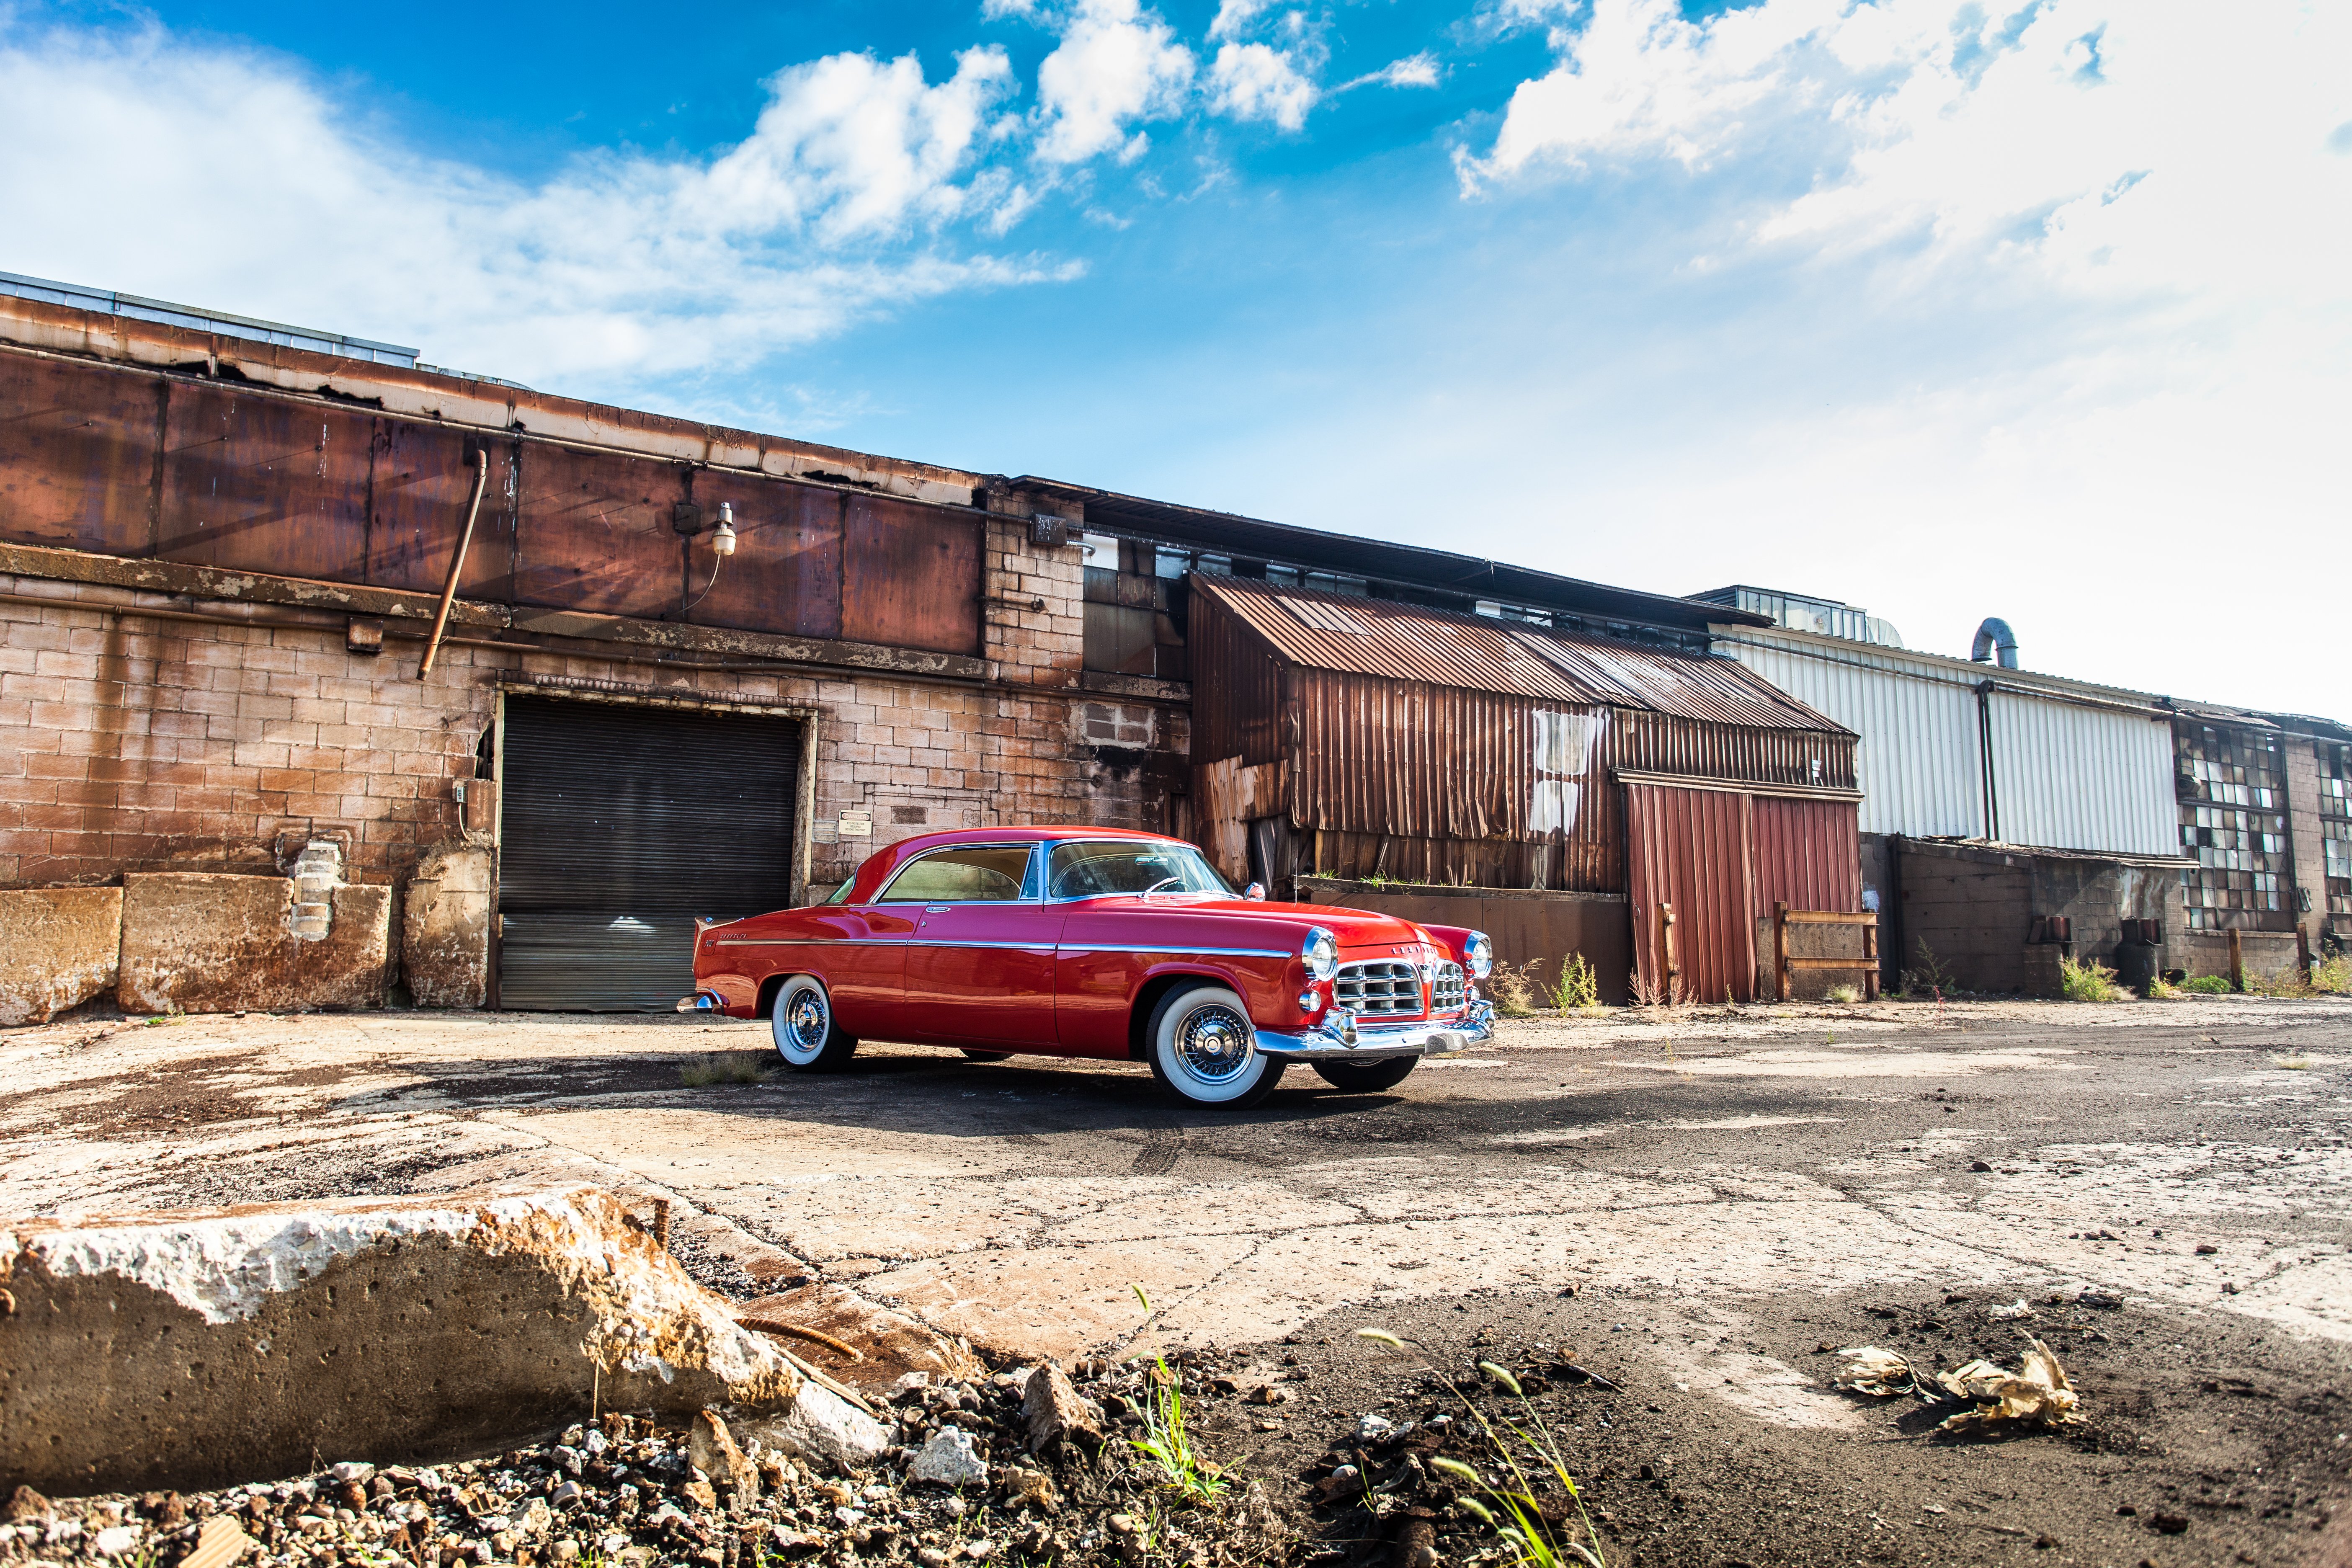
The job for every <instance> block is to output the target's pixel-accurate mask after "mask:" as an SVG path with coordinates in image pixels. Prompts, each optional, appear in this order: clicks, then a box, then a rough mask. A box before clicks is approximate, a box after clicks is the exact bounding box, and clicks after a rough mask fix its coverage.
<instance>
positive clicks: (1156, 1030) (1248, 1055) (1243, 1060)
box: [1144, 984, 1289, 1110]
mask: <svg viewBox="0 0 2352 1568" xmlns="http://www.w3.org/2000/svg"><path fill="white" fill-rule="evenodd" d="M1144 1038H1145V1041H1146V1043H1147V1045H1148V1047H1149V1051H1150V1058H1151V1076H1152V1077H1153V1078H1156V1079H1159V1080H1160V1088H1162V1089H1166V1090H1167V1091H1168V1092H1169V1093H1171V1094H1172V1095H1174V1096H1175V1097H1176V1098H1177V1099H1179V1100H1183V1101H1184V1102H1185V1103H1186V1104H1188V1105H1199V1106H1207V1107H1213V1108H1215V1109H1217V1110H1248V1109H1249V1108H1250V1107H1251V1106H1254V1105H1256V1104H1259V1103H1261V1102H1262V1101H1263V1100H1265V1097H1266V1096H1267V1095H1270V1094H1272V1093H1273V1092H1274V1087H1275V1085H1276V1084H1278V1083H1280V1082H1281V1081H1282V1069H1283V1068H1286V1067H1287V1066H1288V1065H1289V1064H1288V1063H1286V1062H1285V1061H1283V1060H1282V1059H1281V1058H1278V1057H1269V1056H1267V1055H1266V1054H1265V1052H1263V1051H1261V1050H1259V1049H1258V1048H1257V1031H1256V1030H1255V1029H1254V1028H1253V1027H1251V1026H1250V1017H1249V1005H1248V1004H1246V1003H1244V1001H1243V1000H1242V999H1241V998H1240V997H1239V996H1237V995H1235V994H1234V993H1233V992H1232V991H1230V990H1228V989H1226V988H1225V987H1224V986H1222V985H1213V984H1201V985H1193V986H1189V987H1186V988H1185V989H1183V990H1180V991H1172V992H1171V993H1169V994H1168V995H1167V996H1166V997H1164V998H1162V999H1161V1001H1160V1005H1159V1006H1158V1007H1157V1008H1155V1009H1153V1010H1152V1014H1151V1023H1150V1027H1149V1028H1148V1029H1147V1030H1146V1031H1145V1035H1144Z"/></svg>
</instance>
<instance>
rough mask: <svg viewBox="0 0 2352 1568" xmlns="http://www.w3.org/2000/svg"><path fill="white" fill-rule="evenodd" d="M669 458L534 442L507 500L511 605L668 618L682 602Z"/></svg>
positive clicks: (676, 496) (679, 496) (678, 481)
mask: <svg viewBox="0 0 2352 1568" xmlns="http://www.w3.org/2000/svg"><path fill="white" fill-rule="evenodd" d="M687 472H688V470H687V469H686V468H685V467H684V466H683V465H680V464H677V463H665V462H658V461H656V460H655V459H653V458H627V457H622V456H620V455H618V454H617V453H612V452H580V451H574V450H572V449H571V448H569V447H548V446H533V447H530V448H529V449H528V450H527V451H525V452H524V453H523V457H522V478H521V482H520V485H519V486H518V491H517V497H516V505H515V510H516V534H515V568H514V596H515V601H516V603H518V604H524V605H548V606H550V607H551V608H558V609H567V610H588V611H593V612H598V613H602V614H604V615H612V616H649V617H651V616H665V615H672V614H675V613H676V612H677V608H678V606H679V605H682V604H683V603H684V602H685V600H686V549H685V541H684V540H682V539H681V538H679V536H678V532H677V529H676V527H674V526H673V524H672V521H671V518H672V513H673V510H674V509H675V508H676V507H677V504H678V503H679V502H681V501H683V500H686V499H687V491H686V480H687Z"/></svg>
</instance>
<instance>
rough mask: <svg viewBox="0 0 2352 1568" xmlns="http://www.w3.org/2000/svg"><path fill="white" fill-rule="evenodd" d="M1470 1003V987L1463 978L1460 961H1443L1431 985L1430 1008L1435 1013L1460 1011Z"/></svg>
mask: <svg viewBox="0 0 2352 1568" xmlns="http://www.w3.org/2000/svg"><path fill="white" fill-rule="evenodd" d="M1468 1005H1470V987H1469V986H1468V984H1465V981H1464V979H1463V974H1462V966H1461V965H1460V964H1458V963H1441V964H1439V965H1438V966H1437V978H1436V980H1435V981H1434V982H1433V984H1431V986H1430V1008H1429V1010H1430V1011H1431V1012H1433V1013H1458V1012H1460V1011H1461V1010H1462V1009H1463V1008H1465V1007H1466V1006H1468Z"/></svg>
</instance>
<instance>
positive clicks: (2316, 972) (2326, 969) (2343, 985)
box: [2311, 952, 2352, 996]
mask: <svg viewBox="0 0 2352 1568" xmlns="http://www.w3.org/2000/svg"><path fill="white" fill-rule="evenodd" d="M2311 988H2312V989H2313V990H2314V991H2319V992H2324V993H2326V994H2328V995H2330V996H2352V952H2339V953H2337V954H2336V956H2335V957H2333V958H2323V959H2321V960H2320V961H2319V962H2318V963H2315V964H2313V965H2312V966H2311Z"/></svg>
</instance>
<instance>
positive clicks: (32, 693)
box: [0, 521, 1186, 886]
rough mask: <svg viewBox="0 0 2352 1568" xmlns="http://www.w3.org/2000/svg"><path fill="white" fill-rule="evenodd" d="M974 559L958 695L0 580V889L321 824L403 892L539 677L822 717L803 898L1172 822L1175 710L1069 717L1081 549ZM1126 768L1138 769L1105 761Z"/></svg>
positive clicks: (1081, 712) (1084, 698) (1130, 709)
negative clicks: (481, 643) (870, 876)
mask: <svg viewBox="0 0 2352 1568" xmlns="http://www.w3.org/2000/svg"><path fill="white" fill-rule="evenodd" d="M990 549H991V554H990V562H991V597H992V600H995V601H999V602H997V603H992V604H991V605H989V607H988V618H987V644H988V646H987V650H986V651H987V654H988V658H989V665H988V670H989V676H990V678H991V679H989V680H987V681H986V682H985V683H984V684H976V685H957V684H948V683H941V682H929V681H921V680H913V679H895V678H892V677H889V676H884V675H867V674H858V675H855V676H843V677H833V676H829V675H824V674H817V673H811V674H798V673H790V672H782V671H780V672H777V673H773V674H770V673H761V672H752V671H740V670H723V671H722V670H697V671H692V672H688V671H684V670H677V669H667V670H657V669H653V668H647V667H646V666H645V665H643V664H640V663H633V662H627V661H625V660H624V659H622V658H615V657H609V656H602V655H600V654H598V653H597V652H596V651H594V650H588V649H578V648H571V649H563V650H560V651H559V650H553V649H549V650H536V649H530V648H523V647H516V648H511V649H509V648H488V647H474V646H467V645H465V644H458V645H454V646H445V647H444V649H443V651H442V654H441V656H440V658H439V659H438V660H437V661H436V668H435V670H434V673H433V676H432V678H431V679H430V680H429V681H425V682H419V681H418V680H416V679H415V667H416V655H417V648H416V646H415V643H414V642H405V643H401V642H395V643H392V644H388V645H387V647H386V651H385V652H383V653H381V654H376V655H368V654H362V653H355V652H352V651H351V650H350V649H348V648H347V647H345V642H344V638H345V617H344V616H340V615H335V614H330V613H316V612H304V611H302V610H299V609H295V608H289V607H287V606H281V605H248V604H240V603H234V602H224V603H205V604H201V605H199V604H197V603H195V602H194V601H191V600H190V599H189V598H188V597H186V596H184V595H162V594H142V593H139V592H136V591H133V590H129V589H124V588H121V587H117V586H113V585H109V584H77V583H61V582H54V581H47V580H43V579H37V578H31V577H26V576H21V575H20V576H13V577H12V576H6V575H0V736H5V740H4V741H0V883H5V884H8V885H14V886H36V885H51V884H58V883H77V884H89V883H98V882H106V881H110V880H113V879H117V878H119V877H120V876H121V875H122V874H123V873H125V872H129V871H152V870H214V871H243V872H256V873H269V872H282V871H283V869H284V860H283V851H282V848H281V845H282V844H284V843H287V842H299V841H300V840H302V839H305V838H308V837H313V836H318V835H323V834H335V835H341V836H347V837H348V839H349V842H350V844H351V847H352V866H351V871H350V874H351V875H352V878H353V879H359V880H367V881H373V882H395V883H396V882H398V881H400V880H402V879H404V878H405V877H406V876H407V875H408V874H409V873H410V872H411V871H412V870H413V869H414V868H415V865H416V862H417V860H418V859H419V858H421V857H422V856H423V855H424V854H425V852H426V851H427V850H428V849H430V848H431V847H433V846H435V845H436V844H438V843H442V842H445V841H447V840H449V839H453V838H455V837H458V835H459V832H460V821H459V812H460V807H459V805H458V804H457V798H456V791H455V789H454V787H453V786H454V785H455V784H456V783H457V781H458V780H461V779H467V778H470V777H472V776H473V775H474V773H476V771H477V756H478V751H479V748H480V746H481V744H482V740H483V736H484V733H485V732H486V731H488V728H489V727H490V725H491V723H492V721H493V717H494V715H495V712H496V701H497V691H498V688H499V682H500V681H502V680H506V681H513V680H518V679H545V678H551V677H552V678H558V679H567V680H583V681H594V682H598V683H600V684H603V685H604V686H606V687H608V688H619V689H639V690H646V691H650V692H658V693H661V694H662V695H664V696H666V697H669V698H673V699H675V698H685V699H701V700H710V701H714V702H733V703H745V704H757V705H762V706H790V707H803V708H809V709H813V710H816V711H817V712H818V714H819V715H820V719H819V723H818V726H817V735H818V756H817V764H816V799H815V802H814V814H813V821H812V823H811V825H810V826H811V827H812V829H813V830H814V832H813V834H812V837H814V838H815V839H817V842H815V843H814V844H813V846H812V850H813V853H812V864H811V869H810V875H811V880H812V882H813V883H814V884H820V885H822V884H830V883H834V882H837V881H839V880H840V879H842V878H843V877H845V875H847V873H848V871H849V870H850V869H852V868H854V867H855V866H856V862H857V861H858V860H860V859H862V858H864V857H865V856H866V855H867V854H870V853H871V852H872V851H873V850H874V849H876V848H878V847H881V846H882V845H884V844H887V843H889V842H892V841H894V840H895V839H897V838H900V837H908V836H910V835H912V834H915V833H920V832H926V831H931V830H934V829H937V828H940V827H952V826H989V825H993V824H998V823H1016V822H1018V823H1043V822H1084V823H1090V824H1095V825H1099V826H1139V827H1151V828H1160V827H1165V826H1169V823H1168V821H1167V807H1166V803H1165V799H1164V795H1153V794H1151V793H1150V792H1148V791H1144V790H1139V788H1137V787H1136V780H1137V779H1138V778H1139V776H1143V775H1145V774H1152V775H1156V776H1159V777H1162V778H1165V777H1168V776H1173V775H1174V774H1176V773H1181V764H1182V762H1183V748H1184V746H1185V744H1186V738H1185V726H1184V724H1183V723H1182V715H1181V710H1172V711H1171V712H1168V713H1162V714H1161V715H1160V718H1159V721H1158V722H1156V723H1153V724H1149V725H1147V724H1145V723H1144V722H1143V721H1142V719H1141V718H1140V717H1139V716H1140V715H1146V714H1149V713H1150V709H1148V708H1147V707H1144V706H1142V705H1139V704H1137V703H1135V702H1133V701H1132V700H1129V701H1128V702H1126V703H1123V704H1122V705H1120V706H1119V708H1118V711H1119V712H1120V713H1121V714H1123V715H1127V716H1129V717H1128V720H1127V722H1126V723H1125V724H1124V725H1122V726H1120V727H1119V732H1118V734H1116V735H1114V736H1113V737H1111V739H1112V741H1113V742H1114V744H1115V745H1116V746H1117V747H1118V750H1114V749H1113V747H1112V746H1107V745H1104V744H1101V743H1098V739H1099V738H1096V737H1090V736H1089V734H1088V732H1087V714H1088V712H1089V711H1092V712H1094V713H1096V714H1097V715H1099V714H1100V713H1101V712H1102V711H1103V710H1104V705H1103V702H1102V700H1100V699H1098V698H1096V697H1093V696H1091V695H1089V694H1088V693H1087V692H1086V691H1085V690H1084V689H1082V686H1081V682H1082V680H1083V676H1082V674H1081V671H1080V669H1079V664H1080V658H1081V652H1082V640H1083V615H1084V611H1083V608H1082V605H1081V601H1080V592H1081V588H1082V583H1081V576H1082V574H1081V569H1080V567H1079V565H1078V563H1077V552H1076V550H1075V549H1073V548H1070V547H1067V546H1062V547H1053V548H1041V547H1038V546H1035V545H1034V544H1032V543H1031V542H1030V540H1029V531H1028V527H1027V524H1026V522H1025V521H1024V522H1020V523H1014V522H1013V521H1002V522H995V521H992V523H991V538H990ZM25 600H38V601H40V603H38V604H27V603H25V602H23V601H25ZM1041 601H1042V602H1043V604H1044V605H1045V607H1044V608H1042V609H1040V608H1037V607H1035V605H1037V604H1038V603H1039V602H1041ZM140 609H146V610H150V611H154V612H160V613H162V614H164V615H170V616H189V615H192V614H199V613H200V614H205V615H218V616H223V617H226V618H239V619H244V620H246V621H248V622H251V621H265V620H266V621H271V622H297V623H299V625H282V624H279V625H254V624H245V625H222V624H214V623H212V622H208V621H202V620H158V619H152V618H148V617H147V616H141V615H138V614H136V613H135V612H136V611H138V610H140ZM124 611H131V612H134V613H131V614H123V613H121V612H124ZM1097 727H1098V726H1097ZM1147 731H1148V740H1147ZM1139 742H1146V743H1141V744H1139ZM1106 754H1109V755H1111V756H1112V757H1113V759H1114V762H1113V763H1112V764H1111V765H1108V766H1107V765H1106V764H1105V763H1104V761H1103V758H1104V756H1105V755H1106ZM1128 756H1133V757H1135V758H1137V759H1139V765H1128V766H1120V765H1118V761H1119V760H1120V759H1123V758H1125V757H1128ZM845 815H847V816H866V817H867V818H868V819H870V820H871V821H872V822H873V824H874V831H873V835H872V837H842V836H841V834H840V832H839V825H840V823H841V821H842V819H843V818H844V816H845ZM827 828H830V829H831V831H830V832H827V831H826V829H827Z"/></svg>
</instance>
